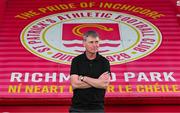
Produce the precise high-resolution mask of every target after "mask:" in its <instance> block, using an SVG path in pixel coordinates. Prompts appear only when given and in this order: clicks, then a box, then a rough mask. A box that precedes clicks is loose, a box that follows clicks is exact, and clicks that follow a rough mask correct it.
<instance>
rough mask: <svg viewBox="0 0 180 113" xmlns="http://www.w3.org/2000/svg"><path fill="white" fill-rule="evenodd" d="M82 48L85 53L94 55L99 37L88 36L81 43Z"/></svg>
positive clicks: (97, 47)
mask: <svg viewBox="0 0 180 113" xmlns="http://www.w3.org/2000/svg"><path fill="white" fill-rule="evenodd" d="M83 44H84V47H85V48H86V52H89V53H96V52H98V49H99V37H96V38H94V37H91V36H88V37H87V38H86V40H85V41H84V42H83Z"/></svg>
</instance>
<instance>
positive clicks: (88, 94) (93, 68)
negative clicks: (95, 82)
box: [70, 53, 110, 109]
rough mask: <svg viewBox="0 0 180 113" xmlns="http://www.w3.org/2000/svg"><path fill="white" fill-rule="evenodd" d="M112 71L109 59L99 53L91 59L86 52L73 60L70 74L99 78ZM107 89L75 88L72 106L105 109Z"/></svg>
mask: <svg viewBox="0 0 180 113" xmlns="http://www.w3.org/2000/svg"><path fill="white" fill-rule="evenodd" d="M106 71H109V72H110V64H109V61H108V60H107V59H106V58H105V57H103V56H101V55H99V54H98V53H97V56H96V58H95V59H93V60H89V59H88V58H87V57H86V54H85V53H84V54H81V55H79V56H77V57H75V58H74V59H73V60H72V64H71V71H70V74H71V75H72V74H77V75H83V76H88V77H92V78H99V76H100V75H101V74H102V73H104V72H106ZM104 96H105V89H99V88H95V87H92V88H86V89H75V90H73V98H72V107H74V108H78V109H104Z"/></svg>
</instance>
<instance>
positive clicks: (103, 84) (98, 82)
mask: <svg viewBox="0 0 180 113" xmlns="http://www.w3.org/2000/svg"><path fill="white" fill-rule="evenodd" d="M83 81H84V82H86V83H87V84H90V85H91V86H93V87H96V88H101V89H106V88H107V87H108V85H109V83H110V76H109V72H104V73H103V74H102V75H101V76H100V77H99V78H98V79H95V78H91V77H87V76H84V79H83Z"/></svg>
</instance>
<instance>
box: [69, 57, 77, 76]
mask: <svg viewBox="0 0 180 113" xmlns="http://www.w3.org/2000/svg"><path fill="white" fill-rule="evenodd" d="M72 74H78V65H77V60H75V59H73V60H72V62H71V70H70V75H72Z"/></svg>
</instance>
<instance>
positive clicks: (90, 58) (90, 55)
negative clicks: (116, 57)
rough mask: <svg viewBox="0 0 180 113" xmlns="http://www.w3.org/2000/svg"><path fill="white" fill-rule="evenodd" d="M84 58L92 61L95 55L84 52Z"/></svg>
mask: <svg viewBox="0 0 180 113" xmlns="http://www.w3.org/2000/svg"><path fill="white" fill-rule="evenodd" d="M86 57H87V58H88V59H89V60H93V59H95V58H96V53H89V52H86Z"/></svg>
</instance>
